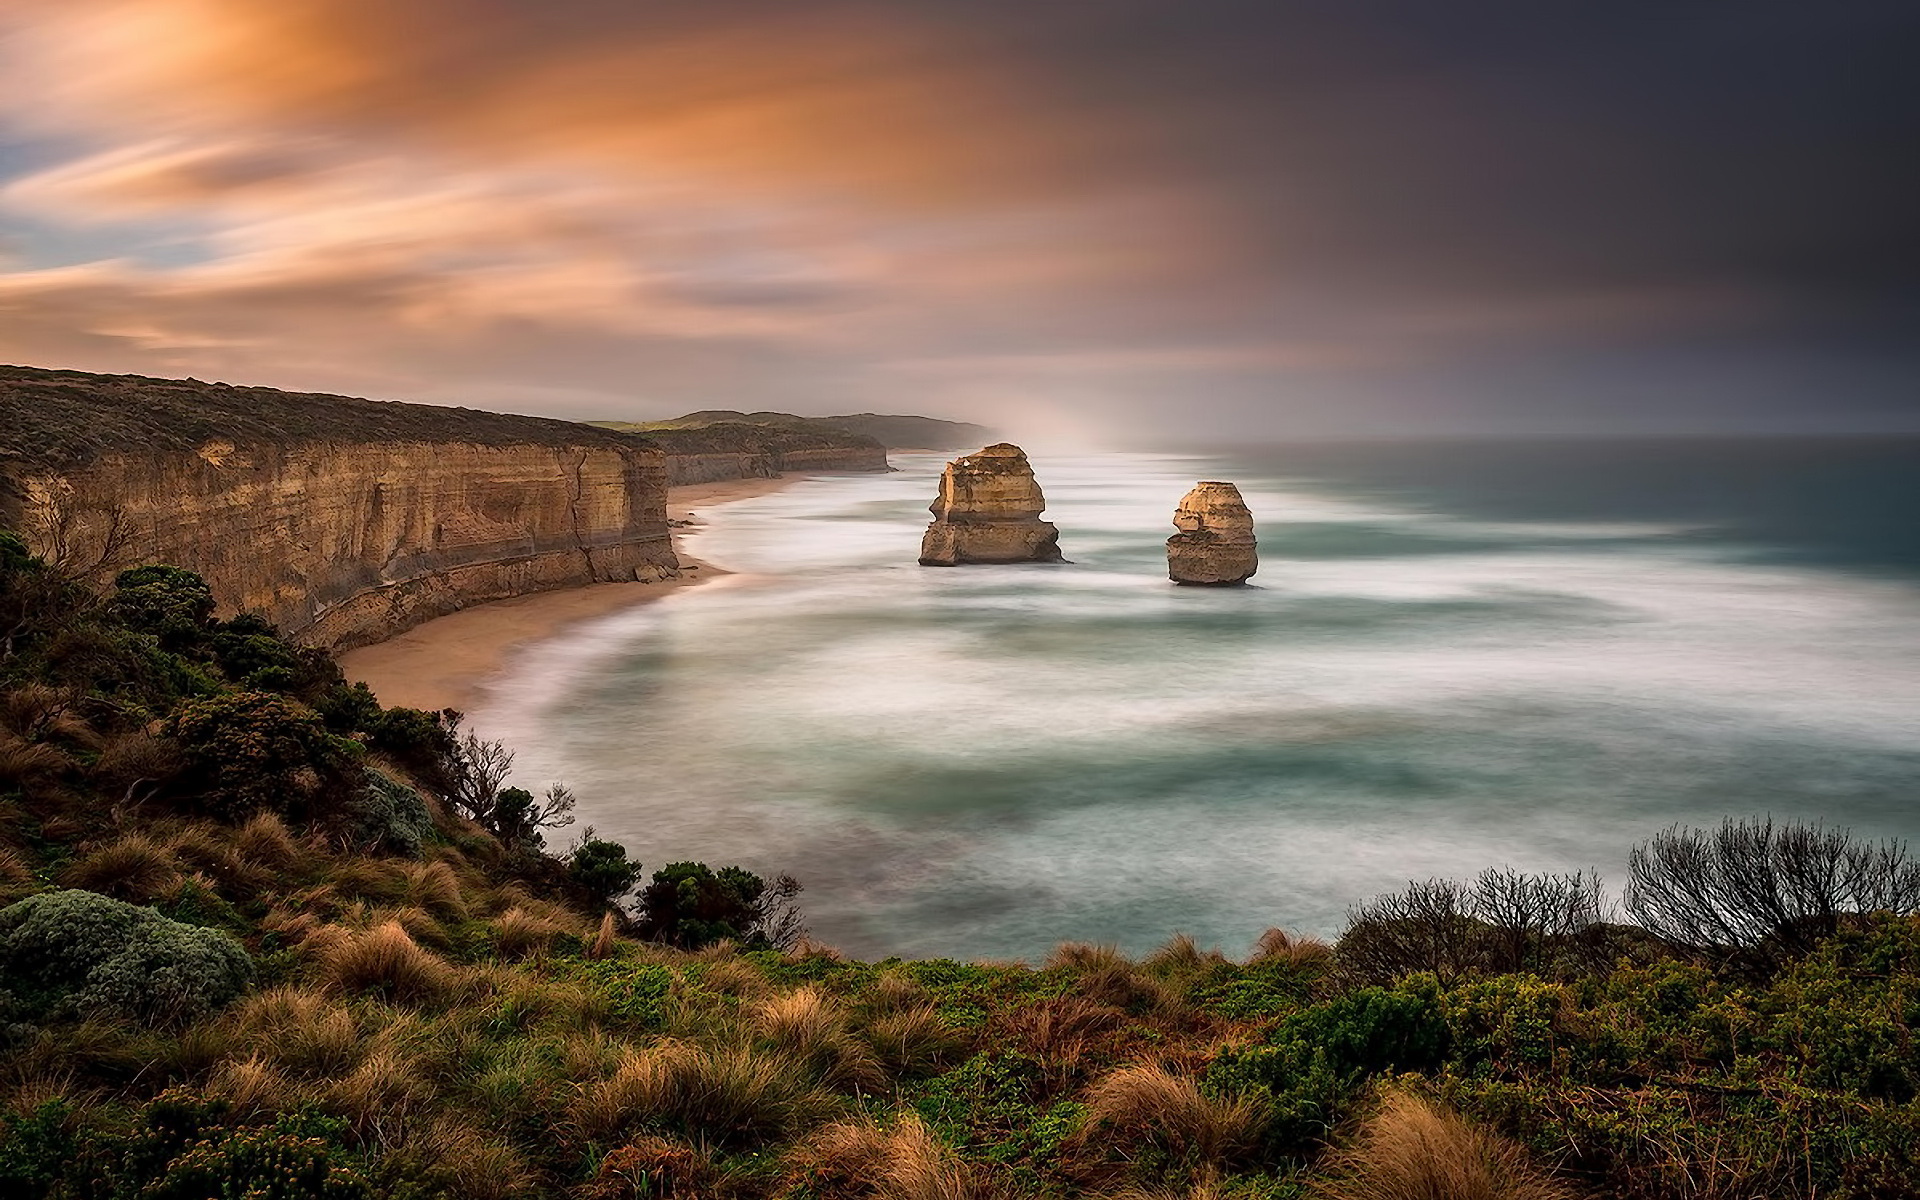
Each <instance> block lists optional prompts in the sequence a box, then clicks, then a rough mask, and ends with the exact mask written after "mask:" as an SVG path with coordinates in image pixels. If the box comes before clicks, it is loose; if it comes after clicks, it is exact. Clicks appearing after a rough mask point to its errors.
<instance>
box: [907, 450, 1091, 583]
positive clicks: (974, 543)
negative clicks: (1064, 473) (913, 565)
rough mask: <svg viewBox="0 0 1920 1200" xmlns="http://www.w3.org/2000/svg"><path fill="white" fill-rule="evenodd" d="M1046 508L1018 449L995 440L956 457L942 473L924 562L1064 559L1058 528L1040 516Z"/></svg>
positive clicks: (949, 563)
mask: <svg viewBox="0 0 1920 1200" xmlns="http://www.w3.org/2000/svg"><path fill="white" fill-rule="evenodd" d="M1046 507H1047V499H1046V497H1045V496H1043V495H1041V494H1040V485H1039V484H1038V483H1036V482H1035V481H1034V478H1033V468H1032V467H1031V466H1030V465H1028V463H1027V452H1026V451H1024V450H1022V449H1021V448H1020V447H1018V446H1015V445H1013V444H1011V443H1009V442H997V443H995V444H994V445H991V446H988V447H987V448H986V449H984V450H981V451H980V452H978V453H977V454H968V455H965V456H964V457H961V458H956V459H954V460H953V461H952V462H950V463H948V464H947V469H946V472H945V473H944V474H942V475H941V476H940V497H939V499H937V500H935V501H934V502H933V504H932V505H931V506H930V509H929V511H931V512H932V513H933V523H932V524H930V525H928V526H927V535H926V537H924V538H922V539H921V541H920V565H921V566H925V567H957V566H960V565H962V564H963V563H1019V562H1060V561H1061V558H1060V531H1059V530H1058V529H1055V528H1054V527H1053V522H1051V521H1042V520H1041V519H1040V514H1041V512H1042V511H1044V510H1045V509H1046Z"/></svg>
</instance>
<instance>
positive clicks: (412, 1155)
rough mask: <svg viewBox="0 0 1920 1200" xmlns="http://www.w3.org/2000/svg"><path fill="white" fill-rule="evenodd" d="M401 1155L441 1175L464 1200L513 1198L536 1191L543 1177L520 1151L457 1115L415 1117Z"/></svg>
mask: <svg viewBox="0 0 1920 1200" xmlns="http://www.w3.org/2000/svg"><path fill="white" fill-rule="evenodd" d="M398 1154H399V1157H401V1158H402V1159H404V1160H407V1161H409V1162H410V1163H413V1164H418V1165H419V1166H420V1167H424V1168H425V1169H426V1170H428V1171H431V1172H435V1173H437V1174H439V1175H440V1176H442V1177H443V1178H444V1179H445V1181H446V1184H447V1192H446V1194H447V1195H452V1196H458V1197H461V1198H462V1200H510V1197H514V1196H525V1195H530V1194H532V1193H534V1191H535V1190H536V1189H537V1187H538V1185H539V1182H540V1181H539V1177H538V1175H537V1173H536V1172H535V1171H534V1169H533V1167H532V1165H531V1164H529V1163H528V1162H527V1160H526V1157H525V1156H524V1155H522V1154H521V1153H520V1152H519V1151H518V1150H516V1149H514V1148H513V1147H512V1146H511V1145H509V1144H508V1143H506V1142H505V1141H502V1140H501V1139H500V1138H498V1137H496V1136H492V1135H489V1134H487V1133H485V1132H482V1131H481V1130H478V1129H475V1128H474V1127H473V1126H471V1125H469V1124H467V1123H465V1122H463V1121H460V1120H458V1119H453V1118H445V1117H443V1118H439V1119H435V1120H423V1121H418V1122H415V1123H414V1124H413V1126H412V1127H411V1128H410V1129H409V1130H408V1140H407V1143H406V1145H405V1146H404V1147H403V1148H402V1149H401V1150H400V1151H399V1152H398Z"/></svg>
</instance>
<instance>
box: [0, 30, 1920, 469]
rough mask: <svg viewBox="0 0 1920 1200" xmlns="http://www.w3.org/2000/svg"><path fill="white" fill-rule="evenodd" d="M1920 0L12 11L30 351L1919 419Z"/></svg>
mask: <svg viewBox="0 0 1920 1200" xmlns="http://www.w3.org/2000/svg"><path fill="white" fill-rule="evenodd" d="M1916 61H1920V4H1915V3H1913V2H1912V0H1890V2H1878V0H1818V2H1815V0H1608V2H1607V3H1557V4H1556V3H1541V2H1540V0H1511V2H1490V0H1448V2H1446V3H1436V2H1435V0H1315V2H1304V0H807V2H806V3H795V2H794V0H699V2H698V3H691V2H688V0H676V2H673V3H665V2H656V0H541V2H540V3H537V4H531V3H526V2H525V0H273V2H272V3H262V2H261V0H0V361H3V362H13V363H27V364H32V365H39V366H60V367H72V368H78V369H84V370H98V371H115V372H119V371H135V372H140V373H145V374H154V375H171V376H184V375H191V376H195V377H198V378H203V379H221V380H226V381H229V382H233V383H250V384H265V385H271V386H278V387H287V388H294V389H301V390H324V391H337V392H344V393H348V394H355V395H370V396H376V397H384V398H395V399H410V400H424V401H429V402H433V403H444V404H466V405H471V406H475V407H487V408H501V409H508V410H513V411H522V412H537V413H545V414H551V415H555V416H564V417H573V418H584V419H601V418H614V419H650V418H657V417H665V416H671V415H674V414H677V413H681V412H686V411H690V410H694V409H702V408H739V409H760V408H772V409H783V410H787V411H793V412H802V413H831V412H851V411H864V410H877V411H883V412H921V413H927V414H930V415H937V416H948V417H956V418H962V419H971V420H979V421H983V422H986V423H989V424H992V425H995V426H997V427H999V428H1001V429H1003V430H1010V431H1014V432H1020V431H1031V432H1032V433H1034V434H1035V435H1059V434H1079V435H1082V436H1085V437H1097V438H1110V439H1119V438H1134V439H1140V438H1149V439H1151V438H1171V437H1175V436H1180V437H1185V438H1188V439H1190V440H1206V439H1209V438H1223V437H1230V438H1235V439H1245V438H1255V439H1285V438H1288V437H1320V436H1365V437H1380V436H1426V435H1431V434H1442V435H1448V434H1453V435H1476V436H1477V435H1482V434H1506V435H1543V434H1546V435H1551V434H1608V433H1663V432H1687V433H1695V432H1762V433H1804V432H1814V431H1841V432H1845V431H1891V430H1904V431H1913V430H1920V71H1916V70H1915V69H1914V63H1915V62H1916Z"/></svg>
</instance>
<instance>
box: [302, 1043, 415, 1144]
mask: <svg viewBox="0 0 1920 1200" xmlns="http://www.w3.org/2000/svg"><path fill="white" fill-rule="evenodd" d="M429 1076H430V1072H429V1071H428V1070H427V1068H426V1064H425V1063H423V1062H421V1060H420V1058H419V1056H418V1055H416V1054H414V1053H412V1052H411V1051H409V1050H408V1049H407V1048H405V1047H404V1046H402V1045H400V1044H399V1043H398V1041H397V1040H382V1041H381V1042H380V1043H378V1044H376V1045H374V1046H373V1048H372V1049H370V1050H369V1051H368V1052H367V1054H366V1057H364V1058H362V1059H361V1060H360V1064H359V1065H358V1066H356V1067H355V1068H354V1069H353V1070H351V1071H349V1072H347V1074H345V1075H343V1076H341V1077H340V1078H338V1079H335V1080H333V1081H332V1082H331V1083H329V1084H328V1085H327V1086H326V1087H325V1089H324V1090H323V1092H322V1094H321V1106H322V1107H323V1108H325V1109H326V1110H327V1111H328V1112H330V1113H332V1114H333V1115H334V1116H337V1117H339V1118H341V1119H342V1120H344V1121H345V1122H346V1123H347V1125H348V1126H349V1127H350V1128H352V1130H353V1132H354V1134H355V1135H356V1136H358V1137H359V1138H361V1139H362V1140H363V1141H370V1142H378V1143H381V1144H383V1145H384V1144H389V1143H392V1142H396V1141H398V1140H400V1139H401V1138H402V1137H403V1136H404V1134H405V1131H406V1129H407V1127H408V1125H409V1124H410V1120H409V1119H410V1117H411V1115H412V1113H413V1110H414V1108H415V1106H416V1104H417V1103H418V1102H419V1101H421V1100H423V1099H425V1098H426V1097H427V1096H429V1095H430V1094H431V1082H432V1081H431V1079H430V1078H429Z"/></svg>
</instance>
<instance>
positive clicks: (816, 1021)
mask: <svg viewBox="0 0 1920 1200" xmlns="http://www.w3.org/2000/svg"><path fill="white" fill-rule="evenodd" d="M753 1024H754V1028H755V1030H756V1031H757V1032H758V1033H759V1034H760V1036H761V1037H763V1038H765V1039H766V1040H767V1041H768V1042H769V1043H771V1044H772V1045H773V1046H774V1048H775V1049H777V1050H779V1051H780V1052H781V1053H782V1054H784V1055H786V1056H787V1057H789V1058H791V1059H792V1060H794V1061H795V1062H798V1063H805V1064H806V1065H807V1066H809V1067H810V1068H812V1070H813V1072H814V1073H815V1074H816V1075H818V1076H819V1078H820V1079H821V1081H822V1082H824V1083H826V1084H828V1085H829V1086H832V1087H838V1088H847V1089H852V1090H855V1091H872V1090H875V1089H877V1088H882V1087H885V1086H886V1084H887V1075H886V1072H885V1071H884V1070H882V1069H881V1066H880V1063H879V1061H878V1060H877V1059H876V1058H875V1057H874V1055H873V1052H872V1050H870V1049H869V1048H868V1047H867V1046H866V1045H865V1044H864V1043H862V1042H861V1041H860V1039H858V1038H856V1037H854V1036H853V1034H852V1032H851V1031H850V1030H849V1029H848V1027H847V1014H846V1011H845V1010H844V1009H842V1008H841V1007H840V1005H839V1004H838V1003H837V1002H836V1001H834V1000H833V999H832V998H831V997H829V996H828V995H827V994H826V993H825V992H824V991H822V990H820V989H819V988H817V987H803V988H798V989H795V990H794V991H791V992H788V993H787V994H786V995H784V996H775V997H773V998H771V999H768V1000H763V1001H761V1002H760V1003H759V1004H758V1005H756V1006H755V1007H754V1011H753Z"/></svg>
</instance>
